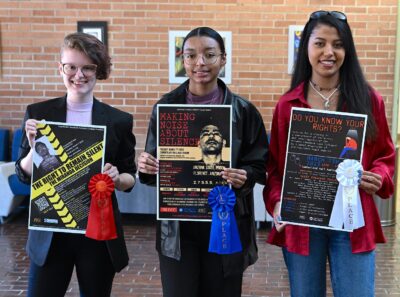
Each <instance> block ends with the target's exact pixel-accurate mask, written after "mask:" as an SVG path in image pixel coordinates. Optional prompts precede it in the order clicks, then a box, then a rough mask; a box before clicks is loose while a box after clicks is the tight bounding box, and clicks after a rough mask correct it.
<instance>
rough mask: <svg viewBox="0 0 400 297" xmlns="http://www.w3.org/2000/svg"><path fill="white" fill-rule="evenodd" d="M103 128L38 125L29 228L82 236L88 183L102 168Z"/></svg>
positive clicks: (88, 195)
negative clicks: (80, 234)
mask: <svg viewBox="0 0 400 297" xmlns="http://www.w3.org/2000/svg"><path fill="white" fill-rule="evenodd" d="M105 135H106V127H105V126H94V125H74V124H66V123H58V122H45V121H42V122H39V123H38V124H37V135H36V137H35V144H34V150H33V162H32V163H33V164H32V181H31V197H30V205H29V226H28V228H29V229H33V230H45V231H56V232H67V233H85V230H86V225H87V218H88V213H89V206H90V193H89V191H88V183H89V180H90V178H91V177H92V176H94V175H96V174H98V173H101V172H102V168H103V165H104V150H105V148H104V146H105Z"/></svg>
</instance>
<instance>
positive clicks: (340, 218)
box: [329, 159, 365, 231]
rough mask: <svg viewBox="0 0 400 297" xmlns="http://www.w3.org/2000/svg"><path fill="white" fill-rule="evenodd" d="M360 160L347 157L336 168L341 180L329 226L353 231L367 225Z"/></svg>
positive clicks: (337, 176) (338, 177)
mask: <svg viewBox="0 0 400 297" xmlns="http://www.w3.org/2000/svg"><path fill="white" fill-rule="evenodd" d="M360 170H362V166H361V164H360V162H358V161H357V160H350V159H346V160H344V161H343V162H341V163H340V164H339V166H338V168H337V169H336V179H337V180H338V182H339V186H338V190H337V192H336V197H335V202H334V203H333V209H332V213H331V218H330V220H329V226H330V227H334V228H337V229H342V228H343V227H344V229H345V230H349V231H353V230H354V229H358V228H361V227H363V226H364V225H365V222H364V214H363V211H362V206H361V199H360V193H359V191H358V181H359V179H360V176H359V171H360Z"/></svg>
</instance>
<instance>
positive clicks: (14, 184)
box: [8, 129, 31, 196]
mask: <svg viewBox="0 0 400 297" xmlns="http://www.w3.org/2000/svg"><path fill="white" fill-rule="evenodd" d="M21 138H22V129H17V130H15V131H14V135H13V141H12V145H11V161H14V162H15V161H17V159H18V151H19V146H20V144H21ZM8 182H9V184H10V188H11V191H12V192H13V193H14V195H15V196H29V195H30V193H31V187H30V185H27V184H24V183H22V182H20V180H19V179H18V176H17V175H16V174H12V175H10V176H9V177H8Z"/></svg>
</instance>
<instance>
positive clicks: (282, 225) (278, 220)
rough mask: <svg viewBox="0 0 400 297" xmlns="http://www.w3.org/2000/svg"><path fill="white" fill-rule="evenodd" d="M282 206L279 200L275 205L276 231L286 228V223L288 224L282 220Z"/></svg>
mask: <svg viewBox="0 0 400 297" xmlns="http://www.w3.org/2000/svg"><path fill="white" fill-rule="evenodd" d="M280 208H281V203H280V202H277V203H276V204H275V207H274V213H273V216H274V225H275V228H276V231H278V232H281V231H282V230H283V229H285V227H286V224H287V223H282V222H281V216H280V215H279V209H280Z"/></svg>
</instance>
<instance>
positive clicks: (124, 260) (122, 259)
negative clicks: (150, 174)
mask: <svg viewBox="0 0 400 297" xmlns="http://www.w3.org/2000/svg"><path fill="white" fill-rule="evenodd" d="M66 111H67V105H66V96H64V97H60V98H55V99H52V100H48V101H44V102H39V103H35V104H31V105H29V106H28V107H27V109H26V113H25V118H24V122H23V126H22V128H23V129H22V130H23V131H24V132H23V135H22V140H21V146H20V150H19V158H18V160H17V162H16V165H15V166H16V172H17V175H18V177H19V179H20V180H21V181H22V182H25V183H30V180H31V178H30V176H27V175H25V174H24V172H23V171H22V169H21V167H20V162H21V159H22V158H24V157H25V156H26V155H27V154H28V153H29V151H30V147H29V143H28V139H27V137H26V135H25V122H26V120H28V119H37V120H43V119H44V120H47V121H54V122H65V121H66V114H67V112H66ZM92 124H93V125H103V126H107V132H106V149H105V163H111V164H112V165H114V166H116V167H117V168H118V171H119V172H120V173H129V174H131V175H132V176H135V174H136V165H135V144H136V140H135V136H134V135H133V133H132V127H133V117H132V115H130V114H128V113H126V112H123V111H120V110H118V109H116V108H113V107H111V106H109V105H107V104H104V103H102V102H100V101H98V100H97V99H94V101H93V110H92ZM130 190H131V189H128V190H127V191H130ZM112 202H113V209H114V218H115V223H116V227H117V235H118V238H116V239H113V240H108V241H106V245H107V248H108V251H109V254H110V257H111V260H112V262H113V265H114V268H115V270H116V271H117V272H119V271H121V269H123V268H124V267H125V266H126V265H127V264H128V260H129V258H128V252H127V249H126V245H125V239H124V234H123V230H122V224H121V215H120V212H119V209H118V202H117V199H116V196H115V192H114V193H113V195H112ZM52 237H53V232H49V231H38V230H29V236H28V242H27V246H26V250H27V253H28V255H29V257H30V258H31V260H32V261H33V262H34V263H35V264H37V265H39V266H42V265H44V263H45V261H46V257H47V254H48V251H49V248H50V244H51V240H52Z"/></svg>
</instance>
